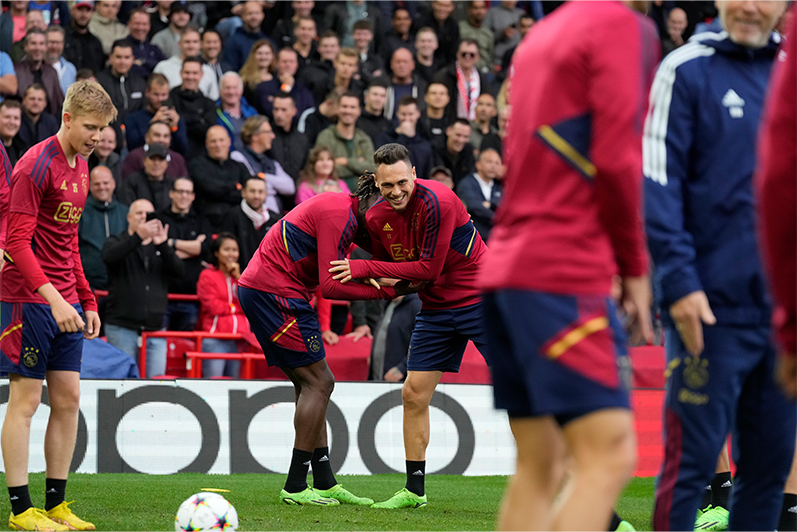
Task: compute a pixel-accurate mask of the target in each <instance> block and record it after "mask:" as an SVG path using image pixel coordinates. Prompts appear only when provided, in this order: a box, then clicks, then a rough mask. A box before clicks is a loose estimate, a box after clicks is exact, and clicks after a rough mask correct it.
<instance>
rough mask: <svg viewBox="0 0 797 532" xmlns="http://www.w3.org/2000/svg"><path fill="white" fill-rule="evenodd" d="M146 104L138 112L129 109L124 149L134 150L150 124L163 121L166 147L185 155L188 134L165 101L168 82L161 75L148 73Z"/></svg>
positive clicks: (141, 143) (175, 113) (141, 141)
mask: <svg viewBox="0 0 797 532" xmlns="http://www.w3.org/2000/svg"><path fill="white" fill-rule="evenodd" d="M145 96H146V97H147V105H146V107H143V108H142V109H139V110H138V111H133V112H132V113H130V114H129V115H127V118H125V121H124V124H125V136H126V138H127V149H128V150H134V149H136V148H138V147H140V146H143V145H144V144H146V140H144V138H145V137H146V135H147V130H149V126H150V124H152V123H153V122H164V123H165V124H167V125H168V126H169V128H170V129H171V131H172V143H171V144H170V145H169V147H170V148H171V149H172V150H175V151H177V152H179V153H181V154H182V155H186V154H188V133H187V131H186V127H185V120H183V119H182V118H180V115H179V114H177V111H175V109H174V104H173V103H171V102H169V82H168V81H167V79H166V77H165V76H164V75H163V74H157V73H155V74H152V75H151V76H150V77H149V80H148V81H147V90H146V92H145Z"/></svg>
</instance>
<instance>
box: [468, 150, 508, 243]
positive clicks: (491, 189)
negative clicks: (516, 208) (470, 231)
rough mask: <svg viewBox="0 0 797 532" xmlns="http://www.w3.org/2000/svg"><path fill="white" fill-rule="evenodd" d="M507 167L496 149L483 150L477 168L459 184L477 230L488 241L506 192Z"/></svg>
mask: <svg viewBox="0 0 797 532" xmlns="http://www.w3.org/2000/svg"><path fill="white" fill-rule="evenodd" d="M503 173H504V167H503V164H502V163H501V154H499V153H498V152H497V151H495V150H493V149H488V150H484V151H482V152H480V153H479V158H478V160H477V161H476V171H475V172H474V173H472V174H471V175H469V176H465V177H463V178H462V180H460V182H459V183H458V184H457V196H459V199H461V200H462V203H464V204H465V208H466V209H468V214H470V219H471V220H472V221H473V225H475V226H476V230H477V231H479V234H480V235H481V236H482V240H484V241H485V242H487V239H488V238H489V237H490V229H492V227H493V216H494V215H495V210H496V209H497V208H498V206H499V205H500V204H501V198H502V195H503V193H504V187H503V183H502V182H501V179H503V177H504V176H503Z"/></svg>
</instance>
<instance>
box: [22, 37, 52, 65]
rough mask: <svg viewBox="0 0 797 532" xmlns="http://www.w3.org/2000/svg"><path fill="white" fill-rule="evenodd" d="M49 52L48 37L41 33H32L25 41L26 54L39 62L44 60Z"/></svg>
mask: <svg viewBox="0 0 797 532" xmlns="http://www.w3.org/2000/svg"><path fill="white" fill-rule="evenodd" d="M46 52H47V38H46V37H45V36H44V35H43V34H41V33H31V34H30V35H28V36H27V38H26V41H25V55H26V56H28V57H29V58H30V59H31V60H33V61H35V62H38V61H43V60H44V54H45V53H46Z"/></svg>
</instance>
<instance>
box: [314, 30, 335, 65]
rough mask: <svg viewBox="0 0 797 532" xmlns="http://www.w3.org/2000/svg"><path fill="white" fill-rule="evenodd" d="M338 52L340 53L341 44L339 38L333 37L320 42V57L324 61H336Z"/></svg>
mask: <svg viewBox="0 0 797 532" xmlns="http://www.w3.org/2000/svg"><path fill="white" fill-rule="evenodd" d="M338 52H340V42H339V41H338V38H337V37H335V36H333V35H331V36H329V37H324V38H323V39H321V40H320V41H318V55H320V56H321V59H322V60H324V61H334V60H335V56H336V55H338Z"/></svg>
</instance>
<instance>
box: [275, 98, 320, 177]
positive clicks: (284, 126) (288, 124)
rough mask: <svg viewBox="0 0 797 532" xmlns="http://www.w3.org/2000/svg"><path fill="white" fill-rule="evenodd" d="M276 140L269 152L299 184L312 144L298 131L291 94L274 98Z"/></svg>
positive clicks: (294, 105)
mask: <svg viewBox="0 0 797 532" xmlns="http://www.w3.org/2000/svg"><path fill="white" fill-rule="evenodd" d="M273 114H274V139H273V140H272V141H271V151H270V152H269V153H270V154H271V156H272V157H274V159H276V161H277V162H278V163H280V164H281V165H282V168H283V169H284V170H285V171H286V172H287V173H288V175H289V176H291V177H292V178H293V180H294V181H296V182H298V180H299V173H300V172H301V170H302V167H303V166H304V163H305V161H306V160H307V153H308V152H309V151H310V148H311V146H312V145H311V144H310V142H309V141H308V140H307V137H306V136H305V135H303V134H302V133H299V132H298V131H297V130H296V126H295V125H294V122H295V120H294V118H295V117H296V104H295V103H294V101H293V97H292V96H291V95H290V94H286V93H284V92H279V93H277V95H276V96H275V97H274V108H273Z"/></svg>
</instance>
